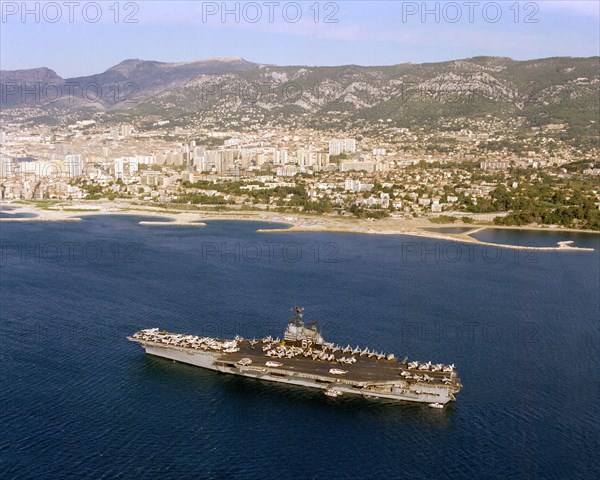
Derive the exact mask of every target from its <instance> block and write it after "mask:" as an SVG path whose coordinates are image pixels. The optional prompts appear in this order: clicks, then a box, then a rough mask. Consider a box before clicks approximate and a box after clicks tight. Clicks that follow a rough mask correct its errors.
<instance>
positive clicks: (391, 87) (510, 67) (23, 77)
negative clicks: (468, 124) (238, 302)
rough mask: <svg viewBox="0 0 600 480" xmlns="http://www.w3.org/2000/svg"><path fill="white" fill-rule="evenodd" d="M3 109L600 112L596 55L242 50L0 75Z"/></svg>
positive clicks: (260, 113)
mask: <svg viewBox="0 0 600 480" xmlns="http://www.w3.org/2000/svg"><path fill="white" fill-rule="evenodd" d="M0 84H1V88H2V98H1V106H2V110H3V111H4V113H5V114H9V115H10V114H13V113H14V114H15V115H19V116H22V115H23V114H24V110H23V109H24V108H27V109H28V110H26V111H25V112H27V114H28V115H29V116H30V117H31V118H32V119H34V120H37V121H40V122H48V123H53V122H54V123H56V122H62V121H66V119H72V118H84V117H88V118H89V117H90V115H93V116H95V117H99V118H102V119H104V120H106V121H111V120H115V121H123V120H124V119H127V120H131V121H135V120H138V121H145V120H157V119H159V120H169V121H171V122H173V123H174V124H179V123H180V124H185V123H186V122H193V121H204V122H207V121H208V122H215V123H216V124H218V123H219V122H220V121H223V122H225V121H227V122H230V123H232V122H237V123H240V122H241V123H243V122H250V123H252V122H254V123H257V122H258V123H269V122H284V123H288V122H291V121H293V122H296V123H300V124H305V125H309V124H310V125H312V126H315V127H319V126H334V125H336V124H340V122H342V123H343V122H356V121H360V122H367V123H371V122H373V123H376V122H380V121H386V122H387V121H389V122H393V123H394V124H398V125H405V124H406V125H407V126H408V125H414V124H417V125H419V124H420V125H426V124H428V123H429V122H431V121H438V120H439V119H451V118H456V117H470V118H478V117H482V118H484V117H486V116H487V117H489V116H490V115H491V116H493V117H497V118H499V119H501V120H502V121H507V122H508V121H510V120H511V119H514V118H516V117H525V118H526V119H528V120H529V121H530V122H532V123H539V124H548V123H566V124H568V125H569V126H571V127H572V128H575V129H581V128H587V129H589V128H590V125H594V124H593V123H590V122H597V123H596V125H598V120H600V119H599V118H598V116H599V96H600V95H599V93H600V92H599V89H600V57H590V58H572V57H555V58H545V59H538V60H528V61H517V60H512V59H510V58H504V57H473V58H468V59H460V60H454V61H447V62H439V63H423V64H413V63H404V64H399V65H392V66H381V67H377V66H358V65H346V66H334V67H310V66H276V65H266V64H258V63H252V62H249V61H246V60H244V59H243V58H239V57H219V58H212V59H208V60H202V61H198V62H186V63H164V62H156V61H146V60H139V59H130V60H125V61H123V62H121V63H119V64H118V65H115V66H113V67H111V68H109V69H108V70H106V71H105V72H102V73H98V74H95V75H90V76H84V77H77V78H67V79H64V78H62V77H60V76H59V75H58V74H57V73H56V72H54V71H53V70H51V69H49V68H46V67H42V68H35V69H29V70H14V71H7V70H2V71H0Z"/></svg>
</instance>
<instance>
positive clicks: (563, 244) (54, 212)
mask: <svg viewBox="0 0 600 480" xmlns="http://www.w3.org/2000/svg"><path fill="white" fill-rule="evenodd" d="M1 206H10V207H11V209H10V210H8V211H4V214H5V215H11V214H12V213H15V214H23V213H25V214H33V215H36V216H35V217H18V218H10V217H8V218H7V217H2V218H0V223H2V222H60V221H66V222H74V221H81V220H83V219H84V218H86V217H93V216H99V215H100V216H105V215H110V216H113V215H114V216H150V217H159V218H161V219H164V220H167V221H160V220H155V219H153V218H150V219H147V220H145V219H141V220H140V221H139V222H138V224H139V225H142V226H144V225H145V226H184V227H190V226H193V227H205V226H207V224H206V223H205V222H206V221H223V220H231V221H252V222H272V223H279V224H285V225H289V227H288V228H272V229H271V228H259V229H257V230H256V231H257V232H260V233H297V232H304V233H309V232H322V233H355V234H361V235H405V236H413V237H421V238H430V239H436V240H444V241H449V242H461V243H470V244H478V245H483V246H493V247H497V248H506V249H513V250H515V249H518V250H535V251H562V252H565V251H580V252H581V251H586V252H593V251H595V249H594V248H590V247H574V246H571V243H572V242H570V241H568V240H563V241H559V242H557V246H551V247H537V246H527V245H511V244H500V243H492V242H486V241H482V240H478V239H476V238H474V237H472V236H471V235H472V234H474V233H477V232H479V231H481V230H485V229H488V228H491V229H497V230H516V231H534V232H535V231H543V232H554V233H561V232H564V233H585V234H591V235H600V232H594V231H590V230H579V229H572V228H552V227H534V226H527V227H510V226H496V225H482V224H469V225H455V224H435V223H432V222H430V221H429V220H428V219H427V218H418V219H410V220H406V219H392V218H387V219H383V220H377V221H370V220H368V219H356V218H350V217H326V216H309V215H302V214H285V213H279V212H269V211H259V210H256V211H240V212H235V211H228V212H202V211H194V212H190V211H180V212H175V211H164V210H161V209H157V208H155V207H151V206H148V207H146V206H139V205H136V206H131V205H128V204H123V205H119V206H114V205H111V206H110V207H107V206H105V205H101V204H99V205H93V206H92V205H90V206H86V207H88V208H85V209H82V208H71V209H68V208H67V209H64V208H57V209H44V208H39V207H38V206H37V205H34V204H15V203H4V204H2V205H1ZM1 206H0V209H1ZM90 207H92V208H90ZM457 227H459V228H465V231H464V232H461V233H444V232H441V231H432V230H431V229H435V230H443V229H445V228H448V229H452V228H457Z"/></svg>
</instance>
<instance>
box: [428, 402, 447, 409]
mask: <svg viewBox="0 0 600 480" xmlns="http://www.w3.org/2000/svg"><path fill="white" fill-rule="evenodd" d="M429 406H430V407H431V408H444V406H443V405H442V404H441V403H437V402H436V403H430V404H429Z"/></svg>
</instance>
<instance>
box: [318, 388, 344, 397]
mask: <svg viewBox="0 0 600 480" xmlns="http://www.w3.org/2000/svg"><path fill="white" fill-rule="evenodd" d="M323 393H324V394H325V395H327V396H328V397H333V398H336V397H339V396H340V395H342V394H343V392H340V391H339V390H336V389H335V388H328V389H327V390H325V391H324V392H323Z"/></svg>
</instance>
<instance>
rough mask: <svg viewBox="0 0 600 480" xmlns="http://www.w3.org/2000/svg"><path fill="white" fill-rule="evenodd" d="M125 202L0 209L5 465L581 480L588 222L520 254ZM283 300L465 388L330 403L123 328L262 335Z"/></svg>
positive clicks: (593, 456)
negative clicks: (175, 214) (43, 216)
mask: <svg viewBox="0 0 600 480" xmlns="http://www.w3.org/2000/svg"><path fill="white" fill-rule="evenodd" d="M142 219H143V218H142V217H126V216H122V217H119V216H105V217H104V216H94V217H90V218H87V219H84V220H83V221H81V222H24V223H22V222H19V223H17V222H11V223H1V224H0V241H1V245H0V246H1V250H0V254H1V258H0V262H1V263H0V267H1V268H0V378H2V384H1V385H2V389H1V390H0V419H1V426H2V427H1V434H0V477H1V478H2V479H12V478H19V479H20V478H27V479H28V478H32V479H40V478H42V479H45V478H48V479H55V478H56V479H71V478H73V479H87V478H90V479H98V478H111V479H112V478H134V479H157V478H167V479H169V478H174V479H187V478H193V479H227V480H229V479H238V478H239V479H260V480H263V479H386V480H387V479H446V478H448V479H469V480H472V479H511V480H515V479H532V478H535V479H538V478H541V479H561V480H562V479H571V478H573V479H596V478H600V436H599V433H598V432H600V402H599V400H600V397H599V395H600V393H599V392H600V373H599V372H600V355H599V354H600V320H599V316H600V281H599V279H600V243H599V241H598V238H599V237H598V236H595V237H592V236H590V237H585V239H584V240H585V242H587V243H588V244H591V245H593V247H594V248H596V250H595V251H594V252H575V251H572V252H564V251H563V252H558V251H550V252H549V251H540V252H537V251H528V250H512V249H502V248H496V247H493V246H487V247H481V246H474V245H470V244H461V243H453V242H446V241H438V240H433V239H424V238H415V237H406V236H369V235H354V234H339V233H282V232H273V233H258V232H256V230H257V229H259V228H277V227H281V225H277V224H267V223H256V222H230V221H221V222H208V225H207V226H205V227H201V226H198V227H190V226H186V227H182V226H169V225H168V223H166V224H165V225H164V226H163V225H139V224H138V222H139V221H140V220H142ZM482 234H483V235H484V236H485V240H486V241H492V242H493V241H495V240H496V241H498V242H499V243H506V240H507V239H506V238H505V237H506V236H507V235H510V236H511V238H512V239H514V240H515V241H516V242H518V241H519V235H520V234H521V233H520V232H512V231H511V232H508V233H506V232H501V233H498V231H494V230H488V231H485V232H482ZM525 235H526V236H525V237H523V238H522V240H524V241H529V240H531V236H530V234H525ZM569 235H572V234H567V233H561V234H560V235H559V236H560V238H558V241H562V240H569V239H570V238H569ZM576 237H577V236H576ZM535 240H540V237H536V239H535ZM546 240H548V241H549V242H551V243H552V244H555V243H556V240H555V238H549V239H544V241H546ZM578 241H581V238H580V237H577V238H575V245H577V244H578ZM582 246H583V245H582ZM294 305H301V306H304V307H305V314H306V315H305V318H306V319H307V320H318V321H319V322H320V326H321V328H322V331H323V335H324V337H325V338H326V339H327V340H329V341H333V342H336V343H339V344H343V345H346V344H348V343H350V344H351V345H352V346H355V345H359V346H368V347H370V348H375V349H377V350H383V351H385V352H387V353H392V352H393V353H395V354H396V355H397V356H398V357H400V358H402V357H404V356H405V355H408V356H409V358H411V359H418V360H432V361H433V362H436V363H437V362H443V363H454V364H455V365H456V368H457V370H458V372H459V375H460V377H461V379H462V383H463V385H464V388H463V390H462V391H461V392H460V394H458V396H457V401H456V402H454V403H452V404H450V405H449V406H447V407H446V408H445V409H443V410H435V409H431V408H428V407H427V406H424V405H419V404H409V403H393V402H384V401H378V400H365V399H362V398H350V397H346V396H344V397H341V398H337V399H331V398H328V397H325V396H324V395H323V394H322V393H320V392H317V391H314V392H313V391H311V390H306V389H303V388H301V387H293V386H283V385H277V384H269V383H261V382H259V381H257V380H252V379H244V378H237V377H233V376H227V375H222V374H218V373H215V372H211V371H207V370H203V369H200V368H196V367H192V366H187V365H183V364H179V363H173V362H171V361H168V360H165V359H160V358H153V357H150V356H147V355H146V354H145V353H144V352H143V349H141V348H140V347H139V345H137V344H134V343H131V342H129V341H127V339H126V336H127V335H129V334H131V333H133V332H135V331H136V330H138V329H140V328H151V327H160V328H161V329H166V330H170V331H177V332H186V333H193V334H201V335H214V336H221V337H233V336H235V335H236V334H238V333H239V334H240V335H242V336H244V337H247V338H252V337H261V336H265V335H269V334H271V335H275V336H277V335H281V333H282V332H283V329H284V328H285V325H286V323H287V318H289V316H290V308H291V307H292V306H294Z"/></svg>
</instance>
